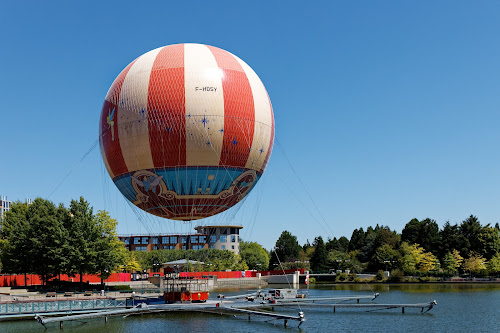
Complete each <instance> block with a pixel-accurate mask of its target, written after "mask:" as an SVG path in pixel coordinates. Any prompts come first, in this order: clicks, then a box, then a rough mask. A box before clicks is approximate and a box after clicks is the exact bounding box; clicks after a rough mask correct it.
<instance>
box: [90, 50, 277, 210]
mask: <svg viewBox="0 0 500 333" xmlns="http://www.w3.org/2000/svg"><path fill="white" fill-rule="evenodd" d="M99 133H100V136H99V137H100V147H101V153H102V158H103V161H104V164H105V166H106V169H107V170H108V173H109V175H110V176H111V179H112V180H113V182H114V183H115V185H116V186H117V187H118V189H119V190H120V191H121V193H122V194H123V195H124V196H125V197H126V198H127V199H128V200H130V201H131V202H132V203H133V204H134V205H136V206H137V207H139V208H141V209H142V210H144V211H146V212H148V213H151V214H154V215H157V216H161V217H165V218H168V219H174V220H195V219H200V218H204V217H209V216H212V215H215V214H218V213H220V212H223V211H225V210H226V209H228V208H230V207H232V206H234V205H235V204H236V203H238V202H239V201H240V200H241V199H243V198H244V197H245V196H246V195H247V194H248V193H249V191H250V190H251V189H252V188H253V187H254V186H255V184H256V182H257V181H258V180H259V178H260V177H261V175H262V173H263V171H264V169H265V168H266V165H267V162H268V160H269V157H270V155H271V151H272V148H273V142H274V117H273V110H272V106H271V101H270V100H269V96H268V94H267V91H266V89H265V87H264V85H263V84H262V82H261V81H260V79H259V77H258V76H257V74H255V72H254V71H253V70H252V69H251V68H250V67H249V66H248V65H247V64H246V63H245V62H243V61H242V60H241V59H239V58H238V57H236V56H235V55H233V54H231V53H229V52H227V51H224V50H222V49H219V48H216V47H213V46H208V45H201V44H177V45H169V46H164V47H160V48H158V49H155V50H152V51H150V52H148V53H145V54H143V55H142V56H140V57H139V58H137V59H135V60H134V61H133V62H131V63H130V64H129V65H128V66H127V67H125V69H124V70H123V71H122V72H121V73H120V74H119V75H118V77H117V78H116V79H115V81H114V82H113V84H112V85H111V88H110V89H109V91H108V93H107V95H106V98H105V101H104V105H103V107H102V112H101V117H100V124H99Z"/></svg>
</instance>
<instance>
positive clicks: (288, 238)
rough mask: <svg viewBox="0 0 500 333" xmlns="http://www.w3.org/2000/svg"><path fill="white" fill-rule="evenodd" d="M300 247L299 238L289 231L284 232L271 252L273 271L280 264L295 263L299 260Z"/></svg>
mask: <svg viewBox="0 0 500 333" xmlns="http://www.w3.org/2000/svg"><path fill="white" fill-rule="evenodd" d="M300 249H301V247H300V245H299V242H297V237H296V236H293V235H292V234H291V233H290V232H289V231H286V230H285V231H283V232H282V233H281V235H280V237H279V238H278V240H277V241H276V245H275V246H274V250H272V251H271V258H270V262H269V265H270V268H271V269H273V268H274V267H275V266H277V265H278V264H279V262H280V261H281V262H287V261H295V260H297V259H298V258H299V252H300Z"/></svg>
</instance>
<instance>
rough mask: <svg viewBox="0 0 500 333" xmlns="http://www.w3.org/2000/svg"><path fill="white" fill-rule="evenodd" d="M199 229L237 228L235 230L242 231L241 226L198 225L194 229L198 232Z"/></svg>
mask: <svg viewBox="0 0 500 333" xmlns="http://www.w3.org/2000/svg"><path fill="white" fill-rule="evenodd" d="M200 228H237V229H243V227H242V226H241V225H199V226H197V227H195V228H194V229H195V230H198V229H200Z"/></svg>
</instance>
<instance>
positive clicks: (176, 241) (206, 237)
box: [118, 225, 243, 254]
mask: <svg viewBox="0 0 500 333" xmlns="http://www.w3.org/2000/svg"><path fill="white" fill-rule="evenodd" d="M242 228H243V227H242V226H237V225H227V226H199V227H196V228H195V230H196V231H197V233H196V234H192V235H181V234H169V235H119V236H118V238H119V239H120V241H122V242H123V243H124V244H125V247H126V248H127V249H128V250H129V251H147V252H149V251H152V250H162V249H164V250H174V249H175V250H181V249H182V250H187V249H192V250H201V249H218V250H229V251H231V252H234V253H235V254H239V253H240V243H239V241H240V239H239V230H240V229H242Z"/></svg>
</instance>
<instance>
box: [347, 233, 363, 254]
mask: <svg viewBox="0 0 500 333" xmlns="http://www.w3.org/2000/svg"><path fill="white" fill-rule="evenodd" d="M364 243H365V232H364V231H363V228H359V229H354V231H353V232H352V235H351V240H350V241H349V247H348V250H349V252H351V251H355V250H361V248H362V247H363V244H364Z"/></svg>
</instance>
